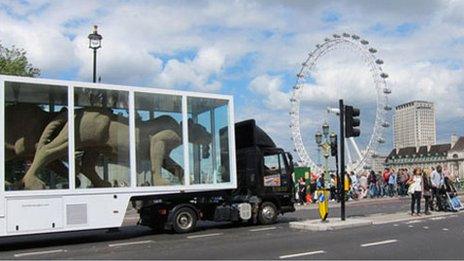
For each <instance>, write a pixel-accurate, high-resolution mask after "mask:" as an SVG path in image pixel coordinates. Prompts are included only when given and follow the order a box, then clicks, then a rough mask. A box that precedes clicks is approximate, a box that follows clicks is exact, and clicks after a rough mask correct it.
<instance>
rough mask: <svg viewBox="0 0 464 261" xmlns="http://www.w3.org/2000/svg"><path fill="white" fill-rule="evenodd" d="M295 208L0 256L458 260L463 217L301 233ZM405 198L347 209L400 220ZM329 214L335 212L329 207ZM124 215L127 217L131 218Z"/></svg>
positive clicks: (28, 245) (27, 244)
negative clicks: (258, 220)
mask: <svg viewBox="0 0 464 261" xmlns="http://www.w3.org/2000/svg"><path fill="white" fill-rule="evenodd" d="M311 208H312V207H309V208H302V209H299V210H298V211H296V212H295V213H291V214H290V215H286V216H284V217H281V218H280V219H279V223H277V224H275V225H272V226H239V227H234V226H232V225H230V224H228V223H220V224H214V223H211V222H205V223H202V224H201V226H200V228H199V229H198V230H197V231H196V232H194V233H191V234H183V235H178V234H170V233H161V234H154V233H152V232H151V231H150V230H149V229H146V228H143V227H136V226H133V225H129V226H125V227H123V228H121V229H120V231H119V232H112V233H108V232H106V231H103V230H99V231H82V232H72V233H62V234H49V235H35V236H27V237H16V238H2V239H0V246H1V250H2V251H0V258H2V259H366V258H368V259H424V258H427V259H430V258H431V259H442V258H447V259H456V258H459V259H462V257H464V248H462V247H461V245H460V243H461V240H462V238H463V237H464V226H463V221H464V215H462V214H461V213H453V214H447V215H446V216H443V217H439V216H438V215H437V216H434V217H429V218H422V217H421V218H417V219H416V218H414V219H412V220H409V219H408V220H402V221H401V219H398V221H395V220H393V221H392V222H390V223H384V224H377V225H369V226H365V227H359V228H352V229H345V230H336V231H326V232H308V231H303V230H297V229H291V228H290V227H289V222H291V221H297V220H305V219H308V218H312V219H314V218H317V210H316V209H311ZM408 209H409V200H408V199H397V200H387V201H384V202H383V201H377V202H374V201H371V202H370V201H365V202H361V203H350V205H347V215H348V216H349V217H355V218H356V217H362V216H364V217H367V216H388V215H399V216H402V217H407V212H408ZM332 210H333V211H332V212H331V215H332V217H335V218H336V216H337V213H339V209H337V208H336V207H334V208H332ZM133 216H134V213H130V214H129V215H128V218H130V217H133Z"/></svg>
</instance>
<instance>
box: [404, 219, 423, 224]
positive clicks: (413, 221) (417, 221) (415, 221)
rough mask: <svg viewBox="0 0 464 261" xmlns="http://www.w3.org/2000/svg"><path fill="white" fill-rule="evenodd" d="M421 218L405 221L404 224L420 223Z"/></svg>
mask: <svg viewBox="0 0 464 261" xmlns="http://www.w3.org/2000/svg"><path fill="white" fill-rule="evenodd" d="M421 222H422V220H412V221H409V222H406V224H415V223H421Z"/></svg>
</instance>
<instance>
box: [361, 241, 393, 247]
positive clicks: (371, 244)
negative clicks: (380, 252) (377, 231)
mask: <svg viewBox="0 0 464 261" xmlns="http://www.w3.org/2000/svg"><path fill="white" fill-rule="evenodd" d="M396 242H398V240H396V239H389V240H384V241H379V242H372V243H365V244H362V245H361V247H370V246H378V245H385V244H392V243H396Z"/></svg>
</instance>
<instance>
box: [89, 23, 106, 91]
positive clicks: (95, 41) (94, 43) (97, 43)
mask: <svg viewBox="0 0 464 261" xmlns="http://www.w3.org/2000/svg"><path fill="white" fill-rule="evenodd" d="M97 28H98V26H96V25H94V26H93V32H92V33H91V34H89V48H90V49H93V82H97V49H99V48H100V47H101V40H102V39H103V37H102V36H101V35H99V34H98V33H97Z"/></svg>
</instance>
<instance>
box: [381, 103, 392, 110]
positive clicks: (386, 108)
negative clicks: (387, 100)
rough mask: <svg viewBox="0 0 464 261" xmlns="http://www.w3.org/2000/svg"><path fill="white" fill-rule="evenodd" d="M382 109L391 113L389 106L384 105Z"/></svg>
mask: <svg viewBox="0 0 464 261" xmlns="http://www.w3.org/2000/svg"><path fill="white" fill-rule="evenodd" d="M383 109H384V110H386V111H391V110H392V107H391V106H390V105H388V104H387V105H385V106H384V107H383Z"/></svg>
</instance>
